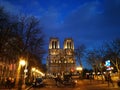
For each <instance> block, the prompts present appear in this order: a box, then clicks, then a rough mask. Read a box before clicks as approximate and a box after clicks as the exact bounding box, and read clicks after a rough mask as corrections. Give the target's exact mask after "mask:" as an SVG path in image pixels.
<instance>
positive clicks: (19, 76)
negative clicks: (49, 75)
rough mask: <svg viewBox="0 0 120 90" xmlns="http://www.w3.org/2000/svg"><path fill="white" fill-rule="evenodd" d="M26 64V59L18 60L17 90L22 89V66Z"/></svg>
mask: <svg viewBox="0 0 120 90" xmlns="http://www.w3.org/2000/svg"><path fill="white" fill-rule="evenodd" d="M25 65H26V61H25V60H24V59H22V58H20V60H19V66H18V71H17V72H18V73H17V83H18V90H21V89H22V85H23V84H25V77H24V74H25V71H24V66H25Z"/></svg>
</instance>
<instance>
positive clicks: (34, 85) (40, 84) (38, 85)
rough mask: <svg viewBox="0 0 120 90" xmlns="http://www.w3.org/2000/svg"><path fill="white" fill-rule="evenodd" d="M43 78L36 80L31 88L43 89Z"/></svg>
mask: <svg viewBox="0 0 120 90" xmlns="http://www.w3.org/2000/svg"><path fill="white" fill-rule="evenodd" d="M43 86H44V83H43V78H36V80H35V82H33V87H43Z"/></svg>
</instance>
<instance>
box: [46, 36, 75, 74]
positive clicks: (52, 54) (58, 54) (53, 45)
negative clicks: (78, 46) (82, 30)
mask: <svg viewBox="0 0 120 90" xmlns="http://www.w3.org/2000/svg"><path fill="white" fill-rule="evenodd" d="M75 65H76V62H75V56H74V42H73V39H72V38H65V39H64V42H63V48H60V42H59V39H58V38H50V40H49V52H48V56H47V72H48V73H61V72H71V71H74V69H75Z"/></svg>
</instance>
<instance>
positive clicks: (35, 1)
mask: <svg viewBox="0 0 120 90" xmlns="http://www.w3.org/2000/svg"><path fill="white" fill-rule="evenodd" d="M0 5H2V6H5V9H7V11H9V12H11V13H13V14H19V13H23V14H26V15H33V16H36V17H38V18H39V19H40V21H41V25H42V27H43V32H45V34H46V41H47V43H48V42H49V37H54V36H55V37H58V38H60V42H61V43H63V40H64V38H66V37H72V38H73V40H74V44H75V47H77V46H78V45H80V44H85V45H86V46H88V47H92V46H97V45H99V44H100V43H101V42H103V41H110V40H113V39H116V38H120V0H0ZM47 47H48V45H47Z"/></svg>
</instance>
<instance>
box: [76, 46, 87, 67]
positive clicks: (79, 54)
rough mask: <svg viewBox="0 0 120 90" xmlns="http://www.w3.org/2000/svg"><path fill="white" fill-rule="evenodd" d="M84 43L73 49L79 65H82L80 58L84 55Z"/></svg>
mask: <svg viewBox="0 0 120 90" xmlns="http://www.w3.org/2000/svg"><path fill="white" fill-rule="evenodd" d="M85 49H86V47H85V45H83V44H81V45H79V46H78V47H77V48H76V49H75V56H76V58H77V62H78V63H79V65H80V66H82V60H81V58H82V57H83V56H84V53H85Z"/></svg>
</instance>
